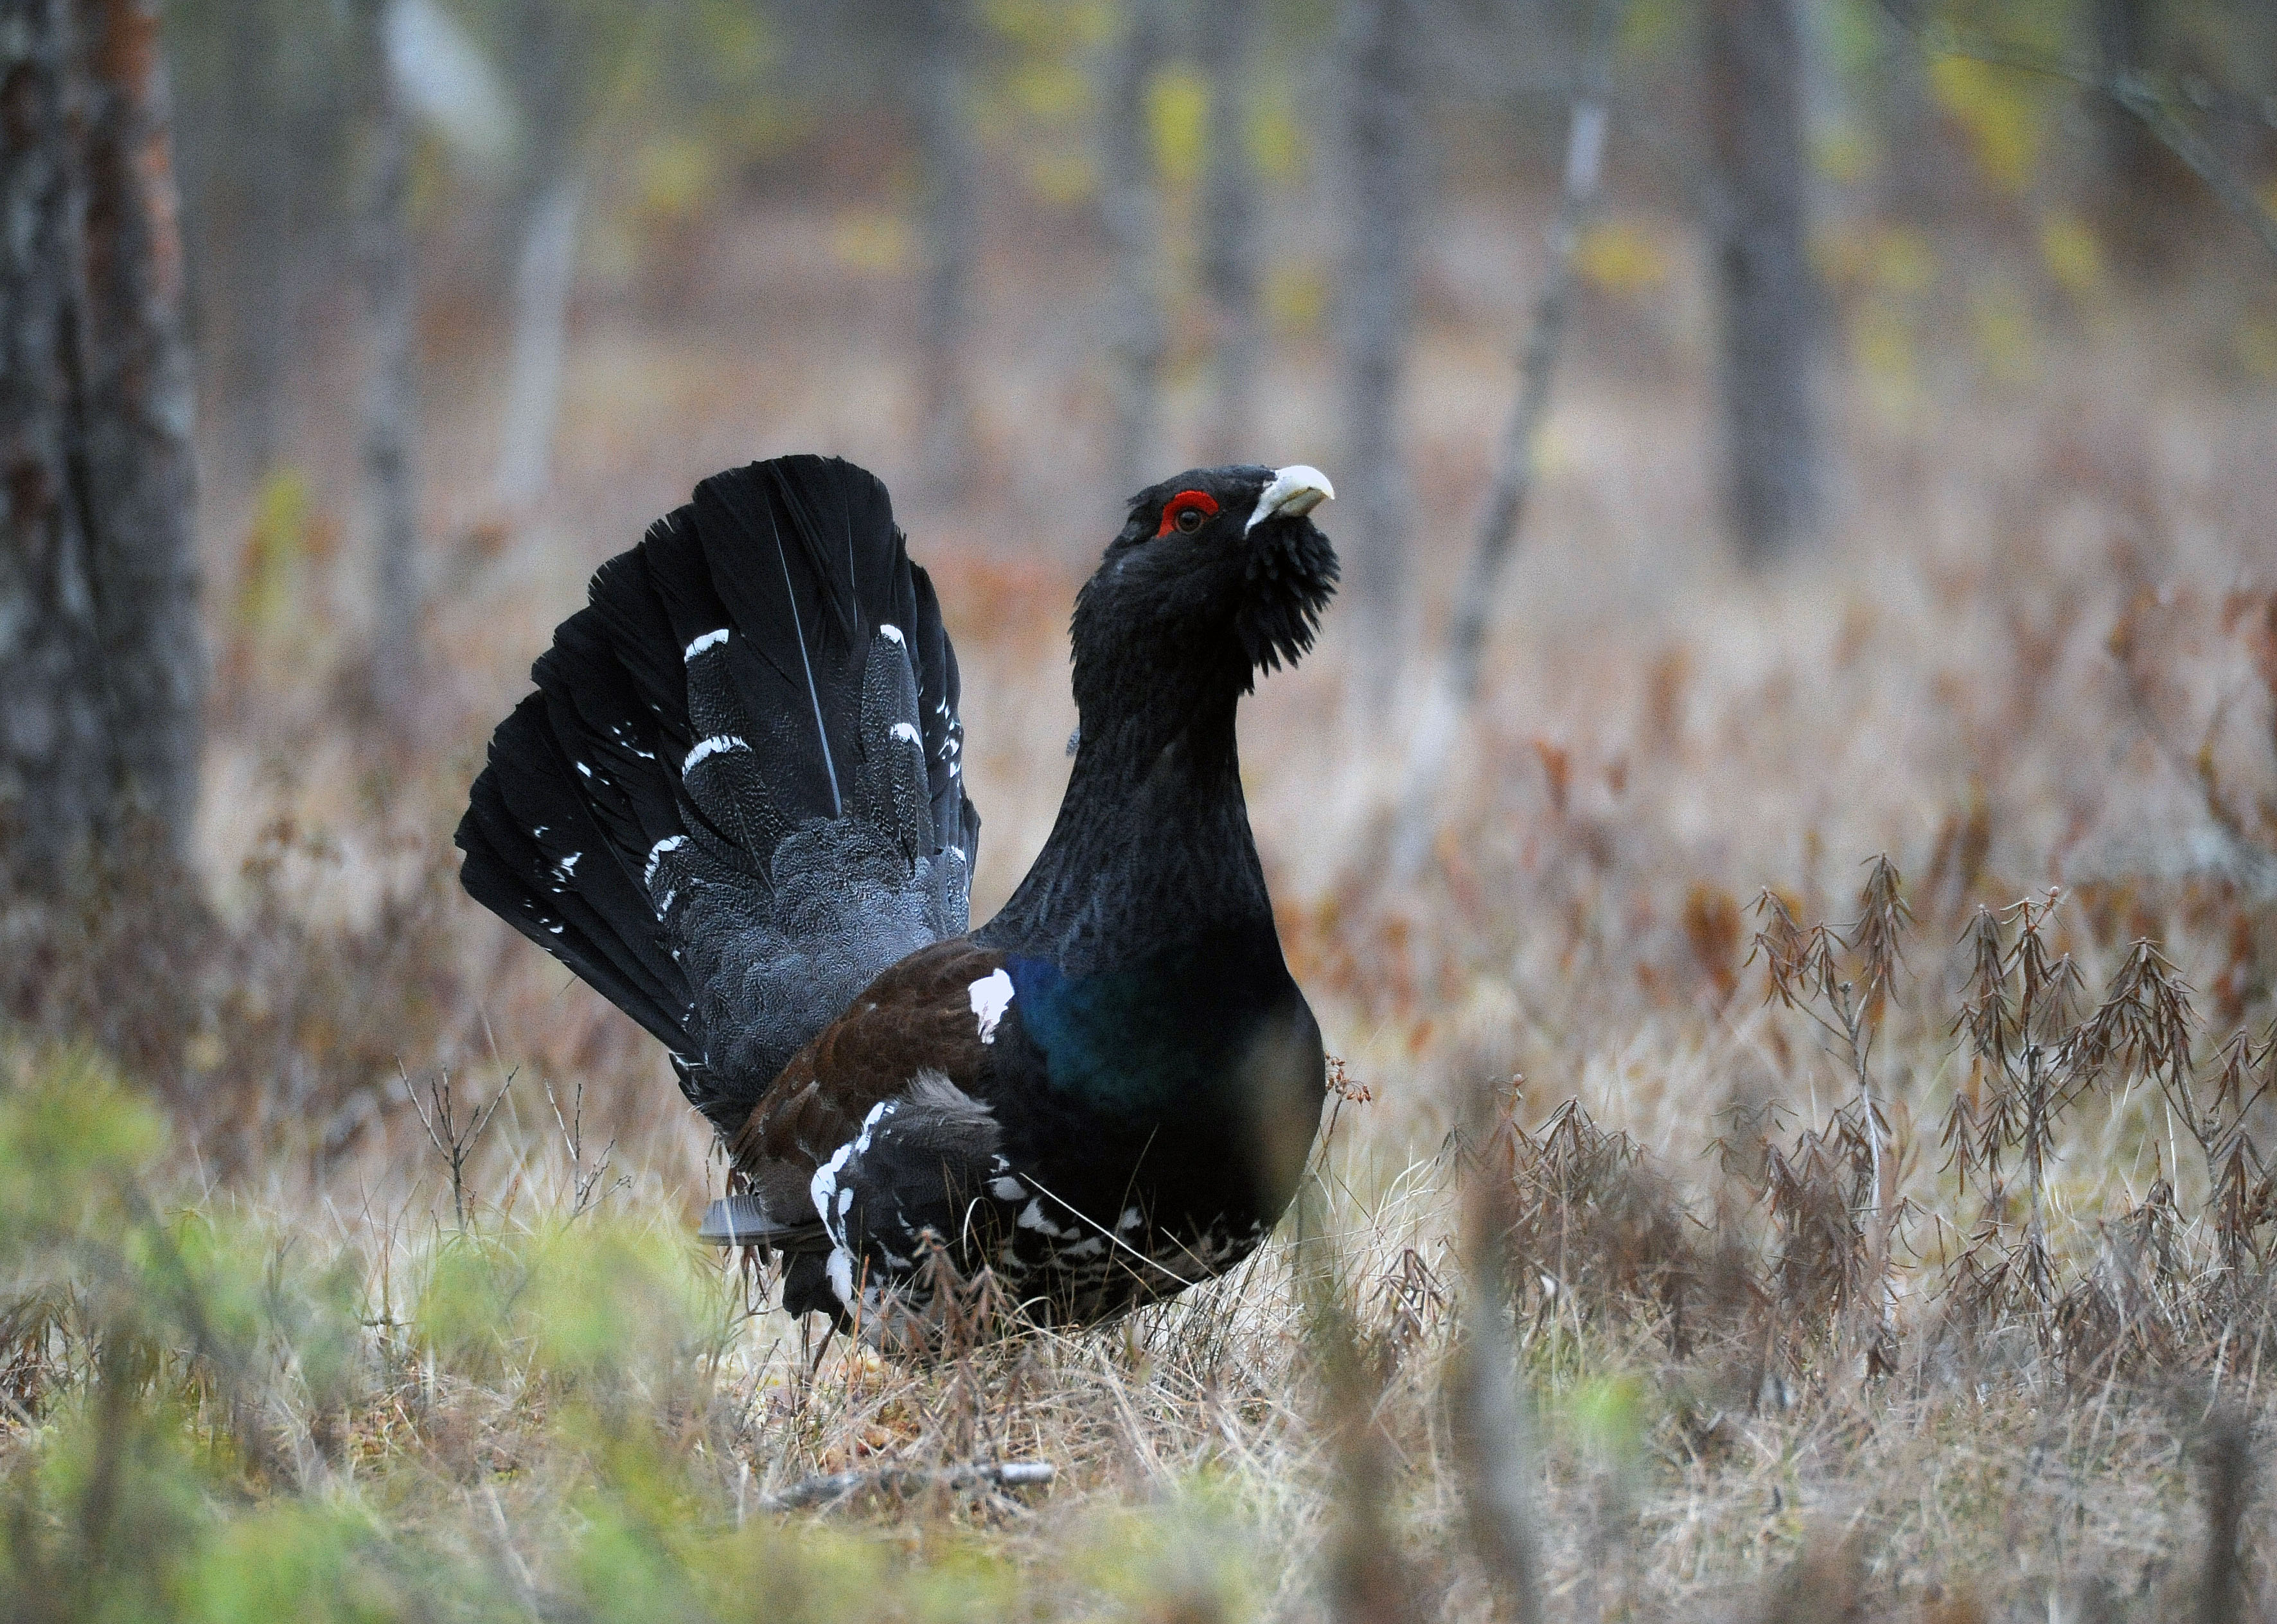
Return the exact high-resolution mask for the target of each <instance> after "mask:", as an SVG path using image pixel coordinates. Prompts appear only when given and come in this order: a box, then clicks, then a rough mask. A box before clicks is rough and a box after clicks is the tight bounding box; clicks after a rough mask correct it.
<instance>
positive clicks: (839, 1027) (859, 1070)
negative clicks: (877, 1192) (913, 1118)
mask: <svg viewBox="0 0 2277 1624" xmlns="http://www.w3.org/2000/svg"><path fill="white" fill-rule="evenodd" d="M1003 963H1004V955H1003V954H1002V953H1001V952H995V951H994V950H992V949H989V948H985V947H980V946H978V945H975V944H974V943H973V941H972V940H971V937H951V938H950V939H949V940H948V941H945V942H936V943H934V944H933V945H932V946H930V947H925V948H920V949H919V950H918V951H917V952H913V953H911V954H910V956H909V957H908V958H906V959H904V960H902V961H901V962H900V963H898V964H896V965H895V966H894V967H893V968H890V969H888V970H887V971H886V973H885V974H884V975H880V976H879V977H878V979H877V980H875V981H873V982H872V983H870V984H869V985H868V986H867V987H865V988H864V989H863V990H862V994H861V996H860V997H859V998H856V999H855V1000H854V1002H853V1005H852V1006H851V1007H849V1009H848V1010H847V1012H846V1013H844V1014H842V1015H841V1016H840V1017H839V1018H838V1019H837V1020H836V1021H832V1022H831V1023H830V1025H828V1026H826V1027H825V1028H823V1029H822V1030H821V1031H820V1032H819V1033H817V1034H816V1035H815V1037H814V1039H813V1041H812V1042H811V1043H808V1044H807V1046H806V1047H805V1048H803V1049H802V1050H800V1051H798V1052H797V1053H796V1054H795V1055H793V1056H792V1057H791V1059H790V1064H789V1065H788V1066H784V1067H783V1068H782V1071H781V1074H780V1075H778V1076H777V1077H776V1078H775V1080H774V1081H773V1082H772V1083H770V1084H769V1085H768V1087H767V1091H766V1092H765V1094H763V1095H761V1096H760V1097H759V1103H758V1104H757V1105H755V1106H753V1107H752V1108H751V1114H750V1118H749V1119H746V1120H745V1122H744V1124H743V1126H742V1129H741V1131H739V1132H738V1133H737V1134H736V1135H735V1138H734V1140H733V1141H731V1142H729V1144H728V1146H727V1154H728V1158H729V1159H730V1161H732V1162H733V1163H734V1165H735V1169H736V1171H737V1172H741V1173H742V1175H743V1176H744V1178H745V1179H746V1180H749V1182H750V1190H751V1194H752V1195H755V1196H757V1197H758V1200H759V1203H760V1204H761V1206H762V1207H763V1208H764V1209H765V1211H766V1213H767V1214H768V1216H769V1218H770V1219H771V1220H772V1221H773V1222H775V1223H778V1224H782V1223H788V1222H794V1221H796V1222H803V1221H804V1220H807V1219H811V1218H813V1217H814V1212H813V1209H812V1206H811V1203H809V1201H808V1197H807V1183H808V1180H811V1178H812V1177H813V1176H814V1170H815V1169H816V1168H817V1167H818V1166H819V1165H821V1164H822V1163H823V1162H824V1161H825V1160H826V1159H827V1158H828V1157H829V1156H830V1154H831V1153H832V1152H833V1151H834V1150H837V1149H838V1147H839V1146H841V1145H842V1144H844V1143H845V1142H847V1141H848V1140H849V1139H851V1138H853V1137H854V1136H855V1135H856V1134H857V1133H858V1132H859V1131H860V1130H861V1127H862V1119H863V1118H864V1116H865V1115H867V1114H868V1112H869V1110H870V1108H871V1107H872V1105H875V1104H877V1103H878V1102H879V1101H880V1100H882V1099H886V1098H888V1097H892V1096H894V1095H895V1094H899V1093H901V1092H902V1090H903V1089H907V1088H908V1087H909V1086H910V1083H911V1082H912V1081H915V1080H916V1078H917V1075H918V1073H919V1072H938V1073H940V1074H941V1075H943V1076H945V1077H947V1078H948V1080H949V1081H951V1082H954V1083H956V1085H957V1086H958V1087H959V1088H962V1089H970V1088H971V1086H972V1085H973V1083H974V1082H975V1081H976V1080H977V1079H978V1078H979V1075H980V1074H981V1072H982V1071H983V1070H984V1069H985V1067H986V1065H987V1062H988V1059H989V1054H990V1051H989V1050H988V1048H987V1046H986V1044H984V1043H981V1041H980V1027H979V1021H978V1019H977V1018H976V1017H975V1016H974V1013H973V1009H972V983H974V982H977V981H979V980H981V979H983V978H984V977H986V976H987V975H990V974H991V973H992V972H994V971H995V970H997V969H1000V968H1002V966H1003Z"/></svg>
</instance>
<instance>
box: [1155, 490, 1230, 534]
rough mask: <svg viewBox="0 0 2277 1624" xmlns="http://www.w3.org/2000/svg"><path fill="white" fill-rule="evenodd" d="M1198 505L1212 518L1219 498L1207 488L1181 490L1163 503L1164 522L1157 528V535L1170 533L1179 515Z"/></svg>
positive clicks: (1215, 513) (1215, 512) (1214, 515)
mask: <svg viewBox="0 0 2277 1624" xmlns="http://www.w3.org/2000/svg"><path fill="white" fill-rule="evenodd" d="M1190 507H1197V508H1199V509H1200V510H1201V511H1202V512H1204V513H1207V514H1208V515H1209V516H1211V517H1212V518H1215V517H1216V515H1217V498H1216V497H1214V496H1212V495H1210V493H1209V492H1208V491H1207V490H1181V491H1180V492H1178V494H1177V496H1175V497H1171V498H1170V499H1169V501H1168V502H1165V503H1163V504H1162V522H1161V525H1160V526H1158V527H1156V528H1155V531H1154V534H1155V535H1169V533H1170V527H1171V526H1172V525H1173V524H1176V523H1177V519H1178V515H1179V514H1180V513H1181V512H1184V511H1185V510H1186V509H1187V508H1190Z"/></svg>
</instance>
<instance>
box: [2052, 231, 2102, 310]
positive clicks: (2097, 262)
mask: <svg viewBox="0 0 2277 1624" xmlns="http://www.w3.org/2000/svg"><path fill="white" fill-rule="evenodd" d="M2040 261H2041V262H2042V263H2043V264H2045V266H2046V267H2047V268H2048V275H2049V276H2051V277H2054V278H2055V283H2056V285H2057V286H2058V287H2060V288H2061V289H2063V291H2064V292H2067V293H2068V294H2070V295H2071V296H2072V298H2073V299H2075V300H2077V301H2078V302H2079V303H2081V304H2083V305H2085V304H2091V303H2093V302H2095V301H2096V300H2098V298H2099V297H2100V296H2101V294H2102V292H2103V290H2104V286H2105V281H2106V278H2105V274H2104V264H2103V245H2102V244H2101V243H2100V242H2098V241H2097V239H2096V236H2095V231H2094V228H2092V227H2091V226H2090V225H2089V224H2088V223H2087V222H2086V221H2085V220H2083V219H2082V218H2081V217H2080V216H2078V215H2076V214H2073V213H2071V212H2070V211H2069V210H2068V209H2059V210H2055V211H2053V212H2052V213H2050V214H2048V215H2047V216H2045V217H2044V218H2043V219H2042V220H2041V222H2040Z"/></svg>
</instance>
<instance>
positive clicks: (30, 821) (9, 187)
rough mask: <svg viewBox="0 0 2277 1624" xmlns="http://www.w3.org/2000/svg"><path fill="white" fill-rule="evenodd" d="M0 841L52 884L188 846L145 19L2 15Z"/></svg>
mask: <svg viewBox="0 0 2277 1624" xmlns="http://www.w3.org/2000/svg"><path fill="white" fill-rule="evenodd" d="M0 97H4V116H5V119H6V135H7V139H6V140H5V141H4V142H0V218H4V219H5V220H7V222H8V223H9V227H10V229H9V230H8V231H5V232H0V516H4V523H0V528H4V531H5V547H4V550H0V823H4V828H0V834H4V836H5V837H6V844H7V845H8V846H11V848H12V854H13V855H14V856H15V857H16V858H17V859H18V861H17V862H16V863H15V864H14V865H12V866H13V867H14V868H15V869H16V873H15V876H14V878H15V880H16V882H17V883H18V884H24V885H27V886H29V887H32V888H34V889H52V888H54V887H55V886H56V885H57V884H60V883H61V882H62V880H63V879H64V878H65V875H66V872H67V870H68V869H69V868H70V867H71V866H72V865H73V864H74V863H75V862H76V861H77V860H80V859H83V858H87V857H89V856H93V855H97V854H100V853H101V852H102V851H103V849H104V848H106V847H108V846H111V845H113V844H114V843H116V842H117V841H118V840H119V839H120V838H121V837H122V836H123V835H124V834H125V833H126V832H127V831H128V830H129V829H130V828H132V827H134V826H137V825H143V826H147V827H148V828H149V829H151V830H153V831H156V834H157V835H158V837H159V839H158V841H157V844H158V846H159V848H160V849H161V850H162V851H165V852H167V853H169V854H171V855H172V856H174V857H176V858H179V857H180V856H181V855H182V854H183V853H184V852H185V851H186V850H187V845H188V841H189V836H190V830H191V823H192V820H193V818H194V814H195V809H196V798H197V762H198V747H199V742H200V715H199V712H200V707H201V705H202V701H203V694H204V676H205V665H204V655H203V649H202V644H201V641H200V638H199V632H198V626H197V620H196V588H197V582H196V573H195V565H194V551H193V547H194V529H193V523H194V515H193V512H192V502H193V487H192V469H191V463H190V445H189V430H190V411H191V397H190V381H189V368H188V357H187V350H186V348H185V345H184V341H183V333H182V309H181V303H182V258H181V242H180V236H179V222H178V219H177V214H176V207H175V199H174V182H173V169H172V150H171V144H170V141H169V139H168V128H167V106H166V95H165V79H164V63H163V59H162V57H161V56H160V54H159V50H158V39H157V19H156V11H155V9H154V8H153V7H152V6H151V5H150V4H148V3H147V0H78V4H71V3H70V0H0Z"/></svg>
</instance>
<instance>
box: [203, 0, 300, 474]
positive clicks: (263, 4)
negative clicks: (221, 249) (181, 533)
mask: <svg viewBox="0 0 2277 1624" xmlns="http://www.w3.org/2000/svg"><path fill="white" fill-rule="evenodd" d="M230 14H231V19H232V28H231V34H232V40H231V43H232V56H233V61H232V67H233V69H234V72H233V76H232V77H233V79H234V81H235V82H234V83H233V85H232V92H233V94H234V95H235V97H236V101H237V107H238V109H239V117H238V118H235V119H233V120H232V125H233V126H234V127H232V128H231V129H230V130H229V131H228V133H227V135H226V138H225V139H226V141H227V145H228V148H229V149H230V150H232V151H233V152H235V153H237V154H239V155H240V161H241V162H243V163H244V164H245V167H246V172H245V175H244V178H243V181H242V187H243V207H242V209H241V212H240V215H239V217H237V218H236V219H234V220H232V221H231V222H230V239H231V240H230V241H229V243H228V245H227V248H226V251H225V262H226V265H227V267H228V269H229V271H230V272H232V273H234V274H233V275H232V277H231V280H232V282H233V283H234V284H235V286H233V287H232V290H231V292H232V299H231V301H230V302H231V305H232V321H231V322H230V323H229V324H228V330H229V333H230V336H231V338H232V339H234V340H235V341H236V342H235V345H234V347H235V348H236V349H237V351H238V353H239V354H240V358H241V365H242V367H243V376H242V378H240V380H239V387H240V389H241V391H243V393H242V397H241V404H240V408H239V415H240V419H241V421H243V423H244V434H243V438H242V442H241V444H242V447H243V455H244V457H245V459H246V463H247V467H248V468H249V471H250V473H251V475H252V477H253V478H254V479H255V480H264V479H266V478H268V477H269V475H270V474H273V473H275V472H276V471H277V469H278V467H279V466H280V465H281V464H282V463H283V462H284V461H285V460H286V457H285V441H286V431H285V392H286V379H287V377H288V376H290V373H291V370H292V360H293V337H294V334H293V326H294V322H293V309H294V300H293V293H294V288H293V283H294V281H295V276H294V272H295V270H296V269H297V264H298V256H297V254H295V253H294V251H293V248H292V247H290V246H289V245H291V244H292V243H293V241H294V239H295V233H294V227H295V225H296V224H297V222H296V221H295V220H294V218H293V193H294V190H295V188H294V185H293V180H294V171H295V169H296V167H297V165H298V164H299V163H301V161H302V159H301V154H300V153H298V152H297V151H296V150H295V149H294V143H293V138H292V132H291V130H290V128H289V127H288V123H287V114H286V107H285V105H284V97H283V95H281V94H280V92H279V90H278V83H277V81H278V80H279V79H280V78H281V77H282V74H283V71H284V70H283V65H282V64H281V63H280V61H279V55H280V53H279V51H278V28H277V20H276V13H275V11H274V10H273V8H272V6H271V5H270V4H269V3H268V0H257V3H256V4H251V5H238V6H232V8H231V10H230ZM232 189H235V188H232ZM209 353H210V352H209Z"/></svg>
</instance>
